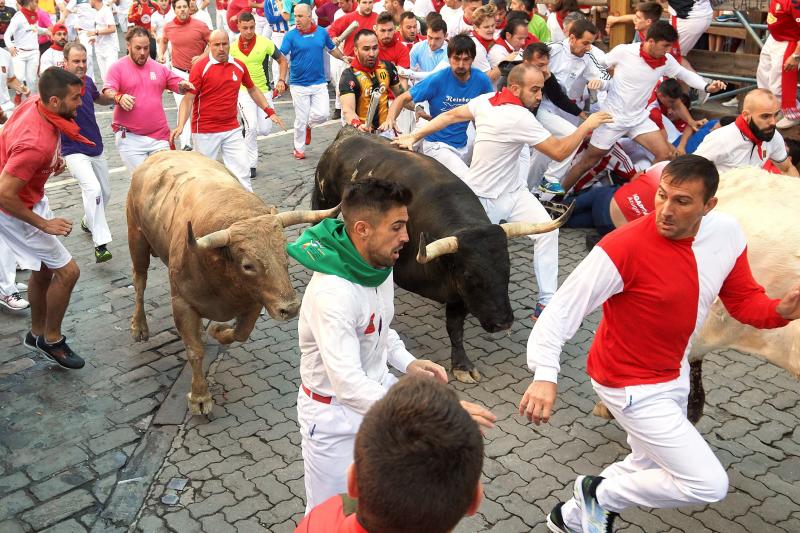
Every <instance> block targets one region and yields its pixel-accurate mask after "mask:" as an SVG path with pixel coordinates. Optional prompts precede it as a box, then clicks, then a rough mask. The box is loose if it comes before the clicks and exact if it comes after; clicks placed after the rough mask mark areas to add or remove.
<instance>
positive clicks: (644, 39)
mask: <svg viewBox="0 0 800 533" xmlns="http://www.w3.org/2000/svg"><path fill="white" fill-rule="evenodd" d="M637 33H638V34H639V42H640V43H643V42H645V41H646V40H647V37H646V36H645V33H644V32H643V31H640V32H637Z"/></svg>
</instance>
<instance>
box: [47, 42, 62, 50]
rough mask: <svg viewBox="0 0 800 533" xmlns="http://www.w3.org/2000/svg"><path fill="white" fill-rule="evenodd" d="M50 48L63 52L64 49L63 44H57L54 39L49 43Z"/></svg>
mask: <svg viewBox="0 0 800 533" xmlns="http://www.w3.org/2000/svg"><path fill="white" fill-rule="evenodd" d="M50 48H52V49H53V50H55V51H56V52H63V51H64V47H63V46H58V43H56V42H55V41H53V42H52V44H50Z"/></svg>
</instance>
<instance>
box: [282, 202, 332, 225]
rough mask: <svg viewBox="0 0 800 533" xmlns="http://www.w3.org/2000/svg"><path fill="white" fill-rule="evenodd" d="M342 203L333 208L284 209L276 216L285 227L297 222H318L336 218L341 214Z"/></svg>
mask: <svg viewBox="0 0 800 533" xmlns="http://www.w3.org/2000/svg"><path fill="white" fill-rule="evenodd" d="M340 206H341V204H339V205H337V206H336V207H333V208H331V209H318V210H303V211H284V212H283V213H278V214H277V215H275V217H276V218H277V219H278V222H280V223H281V224H282V225H283V227H284V228H288V227H289V226H294V225H296V224H316V223H317V222H319V221H321V220H323V219H325V218H335V217H336V216H337V215H338V214H339V208H340Z"/></svg>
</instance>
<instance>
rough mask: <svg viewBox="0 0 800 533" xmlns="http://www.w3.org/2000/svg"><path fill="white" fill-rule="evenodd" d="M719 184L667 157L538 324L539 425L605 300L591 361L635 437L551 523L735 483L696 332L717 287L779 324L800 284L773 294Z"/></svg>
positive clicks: (742, 312)
mask: <svg viewBox="0 0 800 533" xmlns="http://www.w3.org/2000/svg"><path fill="white" fill-rule="evenodd" d="M621 46H622V45H621ZM718 183H719V174H718V173H717V170H716V168H714V165H713V164H712V163H711V162H710V161H708V160H707V159H704V158H703V157H700V156H698V155H683V156H680V157H678V158H676V159H675V160H674V161H672V162H670V163H669V164H668V165H667V166H666V167H664V170H663V172H662V174H661V180H660V182H659V187H658V192H657V193H656V200H655V211H654V212H652V213H650V214H649V215H647V216H645V217H642V218H639V219H638V220H636V221H634V222H631V223H629V224H626V225H625V226H623V227H622V228H619V229H617V230H615V231H613V232H612V233H610V234H609V235H607V236H606V237H605V238H604V239H603V240H601V241H600V242H599V244H598V245H597V246H595V247H594V248H593V249H592V251H591V252H590V253H589V255H588V256H586V258H585V259H584V260H583V261H582V262H581V264H579V265H578V266H577V267H576V268H575V270H573V271H572V274H570V276H569V277H568V278H567V280H566V281H565V282H564V284H563V285H562V286H561V287H560V288H559V289H558V292H557V293H556V295H555V297H554V298H553V300H552V301H551V302H550V305H549V306H548V308H547V309H546V310H545V311H544V313H543V314H542V316H541V317H540V318H539V320H538V321H537V322H536V325H535V326H534V328H533V331H532V332H531V336H530V339H529V340H528V350H527V358H528V367H529V368H530V369H531V370H533V371H534V372H535V373H534V378H533V382H532V383H531V384H530V386H529V387H528V389H527V390H526V391H525V393H524V395H523V397H522V400H521V401H520V406H519V412H520V415H524V416H526V417H527V419H528V420H530V421H532V422H533V423H534V424H537V425H538V424H540V423H547V422H548V421H549V420H550V418H551V415H552V411H553V404H554V402H555V400H556V393H557V388H558V385H557V379H558V373H559V368H560V366H559V358H560V355H561V350H562V347H563V345H564V343H565V342H566V341H567V340H569V339H570V338H571V337H572V335H573V334H574V333H575V332H576V331H577V330H578V327H579V326H580V325H581V322H582V321H583V319H584V317H585V316H586V315H588V314H589V313H591V312H592V311H594V310H595V309H597V308H598V307H599V306H600V305H602V306H603V319H602V321H601V322H600V326H599V327H598V328H597V334H596V336H595V338H594V341H593V343H592V346H591V348H590V349H589V359H588V362H587V365H586V370H587V372H588V374H589V376H590V377H591V378H592V380H591V381H592V387H593V388H594V390H595V392H596V393H597V394H598V396H599V397H600V399H601V400H603V403H604V404H605V405H606V407H607V408H608V410H609V411H610V412H611V414H612V415H613V416H614V419H615V421H616V422H617V423H618V424H619V425H620V426H621V427H622V428H623V429H624V430H625V431H626V432H627V434H628V439H627V440H628V444H629V445H630V448H631V453H630V454H629V455H628V456H627V457H625V459H623V460H622V461H619V462H616V463H613V464H611V465H609V466H607V467H606V468H605V469H604V470H603V471H602V472H601V473H600V475H599V476H583V475H581V476H578V478H577V479H576V480H575V486H574V491H573V492H574V497H573V498H572V499H570V500H569V501H568V502H566V503H563V504H562V503H558V504H557V505H556V506H555V507H554V508H553V510H552V511H551V512H550V515H549V516H548V518H547V525H548V528H549V529H550V531H554V532H562V533H563V532H565V531H597V532H600V531H603V532H606V531H612V523H613V521H614V518H615V517H616V515H617V513H620V512H622V511H623V510H625V509H628V508H631V507H638V506H641V507H647V508H660V509H667V508H676V507H683V506H689V505H704V504H708V503H713V502H717V501H720V500H722V499H723V498H724V497H725V496H726V494H727V492H728V476H727V474H726V473H725V468H724V467H723V466H722V465H721V464H720V461H719V459H717V457H716V456H715V455H714V452H713V450H712V449H711V448H710V447H709V446H708V443H706V441H705V440H704V439H703V436H702V435H701V434H700V432H698V430H697V428H695V427H694V425H693V424H692V423H691V422H690V421H689V420H688V419H687V417H686V412H687V403H688V398H689V361H688V357H687V354H688V353H689V352H690V350H691V339H692V338H693V335H694V333H696V332H697V330H699V328H700V327H701V326H702V324H703V323H704V322H705V319H706V316H707V315H708V311H709V308H710V307H711V304H712V303H713V302H714V301H715V300H716V299H717V297H718V296H719V298H720V300H721V301H722V302H723V304H724V305H725V308H726V309H727V310H728V312H730V314H731V315H732V316H733V317H734V318H735V319H736V320H738V321H740V322H742V323H744V324H748V325H750V326H753V327H756V328H778V327H783V326H785V325H787V324H788V323H789V321H790V320H795V319H797V318H800V285H794V286H793V287H792V288H791V289H790V290H789V291H788V292H787V293H786V295H785V296H784V298H783V299H782V300H777V299H770V298H769V297H767V295H766V294H765V292H764V288H763V287H761V286H760V285H759V284H758V283H756V281H755V280H754V279H753V275H752V273H751V271H750V265H749V262H748V259H747V239H746V237H745V234H744V232H743V231H742V228H741V227H740V226H739V224H738V222H737V221H736V220H735V219H734V218H733V217H732V216H730V215H727V214H725V213H718V212H712V210H713V209H714V207H715V206H716V204H717V199H716V198H715V197H714V194H715V193H716V190H717V185H718ZM631 317H636V323H635V325H632V324H631V321H630V319H631Z"/></svg>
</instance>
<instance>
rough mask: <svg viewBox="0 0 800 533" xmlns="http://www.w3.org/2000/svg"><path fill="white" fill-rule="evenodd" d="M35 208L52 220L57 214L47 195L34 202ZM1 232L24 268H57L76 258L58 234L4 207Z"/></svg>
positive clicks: (34, 209)
mask: <svg viewBox="0 0 800 533" xmlns="http://www.w3.org/2000/svg"><path fill="white" fill-rule="evenodd" d="M33 212H34V213H36V214H37V215H39V216H40V217H42V218H46V219H48V220H50V219H52V218H54V217H53V212H52V211H50V204H49V203H48V201H47V196H44V197H43V198H42V199H41V200H39V203H37V204H36V205H34V206H33ZM0 236H2V237H3V240H5V241H6V244H8V246H9V248H11V253H12V254H13V255H14V257H16V260H17V264H18V265H19V266H20V267H21V268H22V269H24V270H37V271H38V270H41V268H42V264H44V265H45V266H46V267H47V268H50V269H57V268H61V267H64V266H66V265H67V263H69V262H70V261H72V256H71V255H70V253H69V252H68V251H67V249H66V248H64V245H63V244H61V241H60V240H58V237H56V236H55V235H50V234H48V233H45V232H43V231H42V230H39V229H36V228H34V227H33V226H31V225H30V224H28V223H27V222H23V221H22V220H20V219H18V218H15V217H12V216H11V215H8V214H6V213H4V212H2V211H0Z"/></svg>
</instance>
